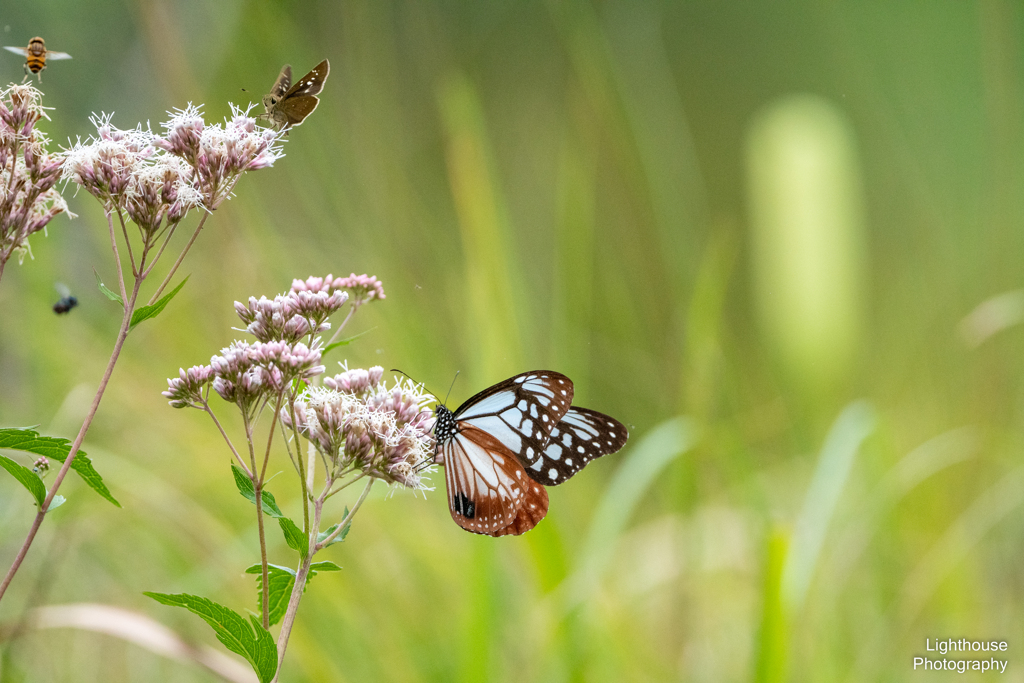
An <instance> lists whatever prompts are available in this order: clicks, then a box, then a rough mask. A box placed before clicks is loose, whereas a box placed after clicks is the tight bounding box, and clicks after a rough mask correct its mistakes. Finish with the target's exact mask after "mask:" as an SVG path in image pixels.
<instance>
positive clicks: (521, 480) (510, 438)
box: [434, 370, 629, 536]
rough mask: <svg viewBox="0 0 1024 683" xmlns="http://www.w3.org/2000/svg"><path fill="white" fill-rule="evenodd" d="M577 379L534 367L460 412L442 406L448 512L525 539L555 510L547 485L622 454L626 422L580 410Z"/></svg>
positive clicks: (439, 425) (466, 523)
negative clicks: (575, 401) (575, 386)
mask: <svg viewBox="0 0 1024 683" xmlns="http://www.w3.org/2000/svg"><path fill="white" fill-rule="evenodd" d="M572 397H573V386H572V380H570V379H569V378H568V377H566V376H565V375H563V374H560V373H558V372H552V371H550V370H532V371H530V372H524V373H522V374H519V375H516V376H515V377H510V378H508V379H507V380H505V381H504V382H499V383H497V384H495V385H494V386H492V387H489V388H487V389H484V390H483V391H481V392H480V393H478V394H476V395H475V396H473V397H472V398H470V399H469V400H468V401H466V402H465V403H463V404H462V405H461V406H459V408H458V409H457V410H456V411H454V412H452V411H451V410H449V409H448V408H447V407H446V406H444V405H443V404H439V405H438V406H437V408H436V422H435V424H434V438H435V440H436V442H437V445H436V449H437V450H436V452H435V460H437V461H439V462H441V463H442V464H443V465H444V476H445V485H446V487H447V490H448V509H449V510H450V511H451V514H452V519H454V520H455V523H456V524H458V525H459V526H461V527H462V528H463V529H465V530H466V531H472V532H473V533H477V534H486V535H488V536H505V535H507V534H515V535H518V534H523V533H526V532H527V531H529V530H530V529H532V528H533V527H535V526H537V523H538V522H540V521H541V520H542V519H544V516H545V515H547V512H548V493H547V490H546V489H545V488H544V487H545V486H557V485H558V484H561V483H562V482H564V481H566V480H568V479H569V478H570V477H572V476H573V475H574V474H576V473H577V472H579V471H580V470H581V469H582V468H583V467H584V466H585V465H586V464H587V463H588V462H590V461H591V460H593V459H594V458H598V457H600V456H602V455H607V454H609V453H614V452H615V451H617V450H619V449H620V448H622V447H623V446H624V445H625V444H626V439H627V438H628V437H629V434H628V433H627V431H626V428H625V427H624V426H623V425H622V423H621V422H619V421H618V420H615V419H614V418H611V417H608V416H607V415H604V414H602V413H599V412H597V411H596V410H590V409H588V408H579V407H576V406H573V405H572Z"/></svg>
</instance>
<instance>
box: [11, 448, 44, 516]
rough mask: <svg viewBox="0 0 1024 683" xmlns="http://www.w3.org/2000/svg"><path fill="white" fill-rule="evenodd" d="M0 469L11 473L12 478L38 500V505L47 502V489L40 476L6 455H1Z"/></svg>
mask: <svg viewBox="0 0 1024 683" xmlns="http://www.w3.org/2000/svg"><path fill="white" fill-rule="evenodd" d="M0 467H3V468H4V469H5V470H7V471H8V472H10V473H11V476H13V477H14V478H15V479H17V480H18V481H19V482H21V485H22V486H24V487H25V488H26V489H28V492H29V493H31V494H32V497H33V498H35V499H36V505H42V504H43V501H44V500H46V487H45V486H43V480H42V479H40V478H39V475H38V474H36V473H35V472H33V471H32V470H30V469H29V468H27V467H25V466H24V465H19V464H18V463H16V462H14V461H13V460H11V459H10V458H8V457H7V456H6V455H0Z"/></svg>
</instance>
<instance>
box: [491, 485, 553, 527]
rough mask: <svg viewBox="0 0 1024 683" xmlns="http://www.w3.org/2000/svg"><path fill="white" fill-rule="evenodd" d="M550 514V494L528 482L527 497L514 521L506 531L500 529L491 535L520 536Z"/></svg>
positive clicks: (539, 486)
mask: <svg viewBox="0 0 1024 683" xmlns="http://www.w3.org/2000/svg"><path fill="white" fill-rule="evenodd" d="M547 514H548V492H547V489H545V488H544V487H543V486H541V485H540V484H538V483H537V482H535V481H533V480H532V479H531V480H529V481H528V482H527V488H526V495H525V497H524V498H523V504H522V505H521V506H520V507H519V512H517V513H516V518H515V519H513V520H512V523H511V524H509V525H508V526H507V527H505V528H504V529H498V530H497V531H495V532H492V533H491V534H489V535H490V536H508V535H512V536H518V535H520V534H525V533H526V532H527V531H529V530H530V529H532V528H533V527H535V526H537V524H538V523H540V520H542V519H544V517H545V516H547Z"/></svg>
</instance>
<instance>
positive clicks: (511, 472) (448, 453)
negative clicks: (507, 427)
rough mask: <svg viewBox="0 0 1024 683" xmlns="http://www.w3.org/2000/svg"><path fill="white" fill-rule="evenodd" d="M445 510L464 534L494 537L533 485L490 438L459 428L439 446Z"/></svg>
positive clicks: (516, 509) (504, 525)
mask: <svg viewBox="0 0 1024 683" xmlns="http://www.w3.org/2000/svg"><path fill="white" fill-rule="evenodd" d="M441 453H442V457H443V458H444V468H445V473H444V476H445V484H446V487H447V490H448V509H449V510H450V511H451V513H452V519H454V520H455V523H456V524H458V525H459V526H461V527H462V528H463V529H466V530H467V531H472V532H474V533H478V534H494V533H495V532H498V531H501V530H502V529H504V528H506V527H508V526H509V525H510V524H512V523H513V521H514V520H515V519H516V516H517V515H518V513H519V510H520V508H521V507H522V505H523V500H524V498H525V496H524V491H526V490H528V489H531V488H532V485H533V484H534V482H533V481H532V480H531V479H530V478H529V477H527V476H526V473H525V472H523V468H522V465H520V464H519V462H518V461H517V460H516V458H515V456H514V455H513V454H512V453H511V452H509V450H508V449H507V448H505V446H504V445H503V444H502V443H501V442H500V441H498V439H496V438H494V437H493V436H491V435H490V434H487V433H486V432H483V431H481V430H479V429H475V428H473V427H463V428H462V429H460V430H459V431H458V433H456V434H455V435H454V436H453V437H452V438H451V439H449V440H448V441H446V442H444V443H443V444H442V451H441Z"/></svg>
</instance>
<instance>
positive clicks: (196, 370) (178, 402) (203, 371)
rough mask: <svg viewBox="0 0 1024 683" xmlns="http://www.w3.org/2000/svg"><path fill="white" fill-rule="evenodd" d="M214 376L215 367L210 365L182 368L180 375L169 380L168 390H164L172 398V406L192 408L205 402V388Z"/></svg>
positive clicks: (179, 371) (164, 393) (165, 394)
mask: <svg viewBox="0 0 1024 683" xmlns="http://www.w3.org/2000/svg"><path fill="white" fill-rule="evenodd" d="M212 378H213V368H212V367H210V366H209V365H193V366H192V367H190V368H189V369H188V370H186V369H184V368H180V369H179V370H178V376H177V377H172V378H170V379H168V380H167V385H168V388H167V391H164V392H162V393H163V395H164V396H166V397H167V398H169V399H170V401H168V403H170V405H171V407H172V408H191V407H195V406H196V404H197V403H202V402H204V400H205V398H204V396H203V392H204V389H206V387H207V386H208V385H209V384H210V380H211V379H212Z"/></svg>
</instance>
